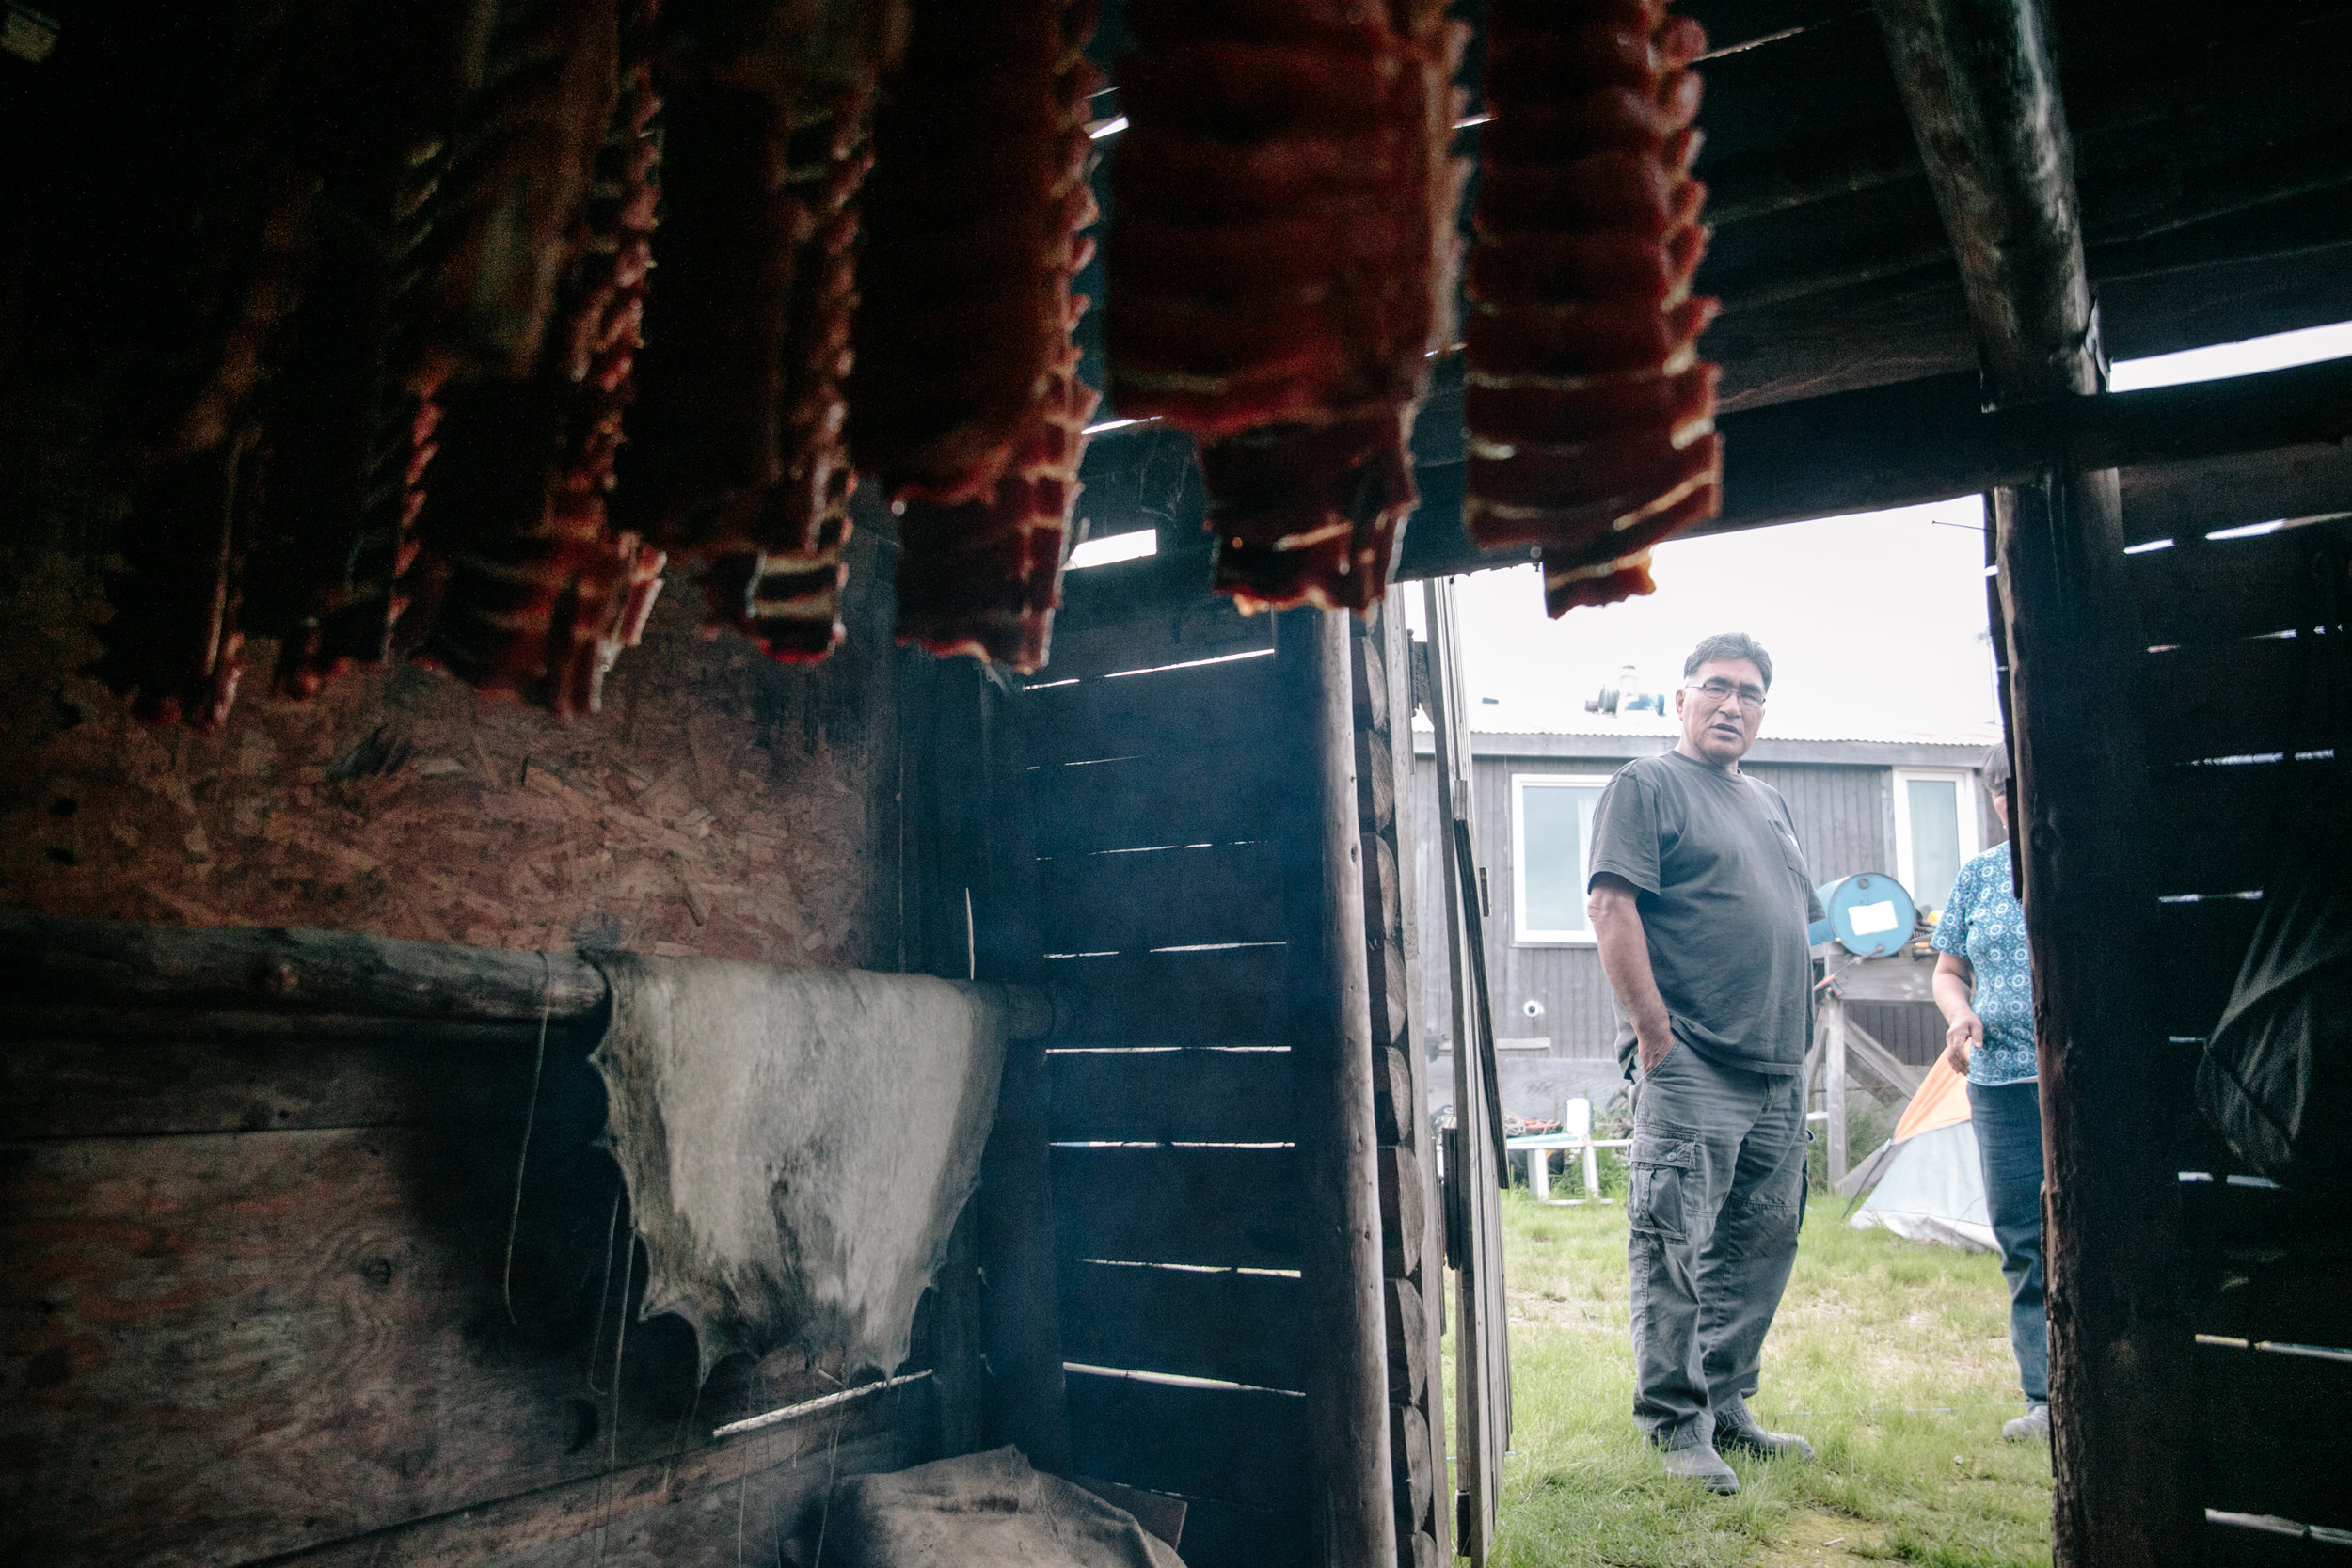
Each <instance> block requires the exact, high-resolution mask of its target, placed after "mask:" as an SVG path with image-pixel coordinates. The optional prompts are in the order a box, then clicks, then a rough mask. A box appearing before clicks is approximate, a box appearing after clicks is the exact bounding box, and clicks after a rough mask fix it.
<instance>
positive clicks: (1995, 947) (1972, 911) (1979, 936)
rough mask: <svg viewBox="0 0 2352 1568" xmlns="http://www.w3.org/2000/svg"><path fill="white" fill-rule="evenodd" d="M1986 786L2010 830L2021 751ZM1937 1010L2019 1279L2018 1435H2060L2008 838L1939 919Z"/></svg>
mask: <svg viewBox="0 0 2352 1568" xmlns="http://www.w3.org/2000/svg"><path fill="white" fill-rule="evenodd" d="M1982 777H1983V779H1984V787H1985V789H1986V790H1987V791H1988V792H1990V793H1991V795H1992V797H1993V809H1994V812H1995V813H1997V814H1998V815H1999V816H2000V818H2001V827H2002V829H2003V830H2004V831H2006V830H2007V829H2008V827H2009V748H2008V747H2007V746H1995V747H1994V748H1993V750H1991V751H1990V752H1986V753H1985V756H1984V762H1983V765H1982ZM1935 951H1936V953H1937V955H1938V957H1937V958H1936V960H1935V979H1934V980H1933V982H1932V984H1933V987H1934V990H1935V1006H1936V1008H1937V1010H1939V1011H1940V1012H1942V1013H1943V1015H1944V1022H1946V1024H1947V1025H1948V1027H1947V1029H1946V1031H1945V1035H1944V1039H1945V1060H1946V1061H1947V1062H1949V1063H1950V1064H1951V1068H1952V1070H1953V1071H1955V1072H1963V1073H1966V1074H1967V1075H1968V1109H1969V1114H1970V1117H1971V1119H1972V1120H1973V1121H1974V1122H1975V1124H1976V1129H1977V1159H1978V1162H1979V1168H1980V1169H1982V1171H1983V1172H1984V1202H1985V1209H1986V1210H1987V1212H1988V1217H1989V1218H1990V1219H1991V1220H1992V1221H1993V1238H1994V1241H1996V1242H1998V1243H2000V1244H2001V1274H2002V1276H2003V1277H2004V1278H2006V1279H2007V1280H2008V1281H2009V1338H2010V1347H2011V1348H2012V1349H2013V1350H2014V1351H2015V1352H2016V1354H2017V1382H2018V1386H2019V1387H2020V1388H2022V1389H2023V1390H2024V1392H2025V1395H2026V1413H2025V1414H2024V1415H2023V1416H2019V1417H2016V1418H2013V1419H2011V1420H2010V1421H2009V1422H2007V1423H2005V1424H2004V1425H2003V1426H2002V1428H2001V1435H2002V1436H2004V1437H2007V1438H2009V1439H2010V1440H2011V1441H2012V1442H2030V1441H2033V1440H2034V1439H2037V1438H2038V1439H2040V1440H2041V1441H2042V1442H2044V1443H2046V1442H2048V1441H2049V1440H2050V1320H2049V1316H2048V1312H2047V1309H2046V1307H2044V1305H2043V1302H2042V1085H2041V1083H2040V1078H2039V1072H2038V1069H2037V1066H2036V1063H2035V1060H2034V1034H2033V956H2032V954H2031V953H2030V952H2029V951H2028V950H2027V948H2026V911H2025V910H2024V909H2023V908H2022V907H2020V906H2019V904H2018V902H2017V894H2016V892H2015V890H2014V888H2013V886H2012V884H2011V883H2010V858H2009V842H2008V841H2007V840H2006V839H2004V840H2003V841H2002V842H2000V843H1999V844H1996V845H1994V847H1992V848H1990V849H1987V850H1986V851H1985V852H1984V853H1983V854H1981V855H1979V856H1977V857H1976V858H1975V859H1974V860H1972V861H1970V862H1969V863H1967V864H1966V865H1963V866H1962V867H1961V868H1960V879H1959V880H1957V881H1955V882H1954V883H1953V884H1952V895H1951V896H1950V897H1949V898H1947V899H1946V900H1945V901H1944V913H1943V916H1942V918H1940V919H1939V920H1937V921H1936V923H1935Z"/></svg>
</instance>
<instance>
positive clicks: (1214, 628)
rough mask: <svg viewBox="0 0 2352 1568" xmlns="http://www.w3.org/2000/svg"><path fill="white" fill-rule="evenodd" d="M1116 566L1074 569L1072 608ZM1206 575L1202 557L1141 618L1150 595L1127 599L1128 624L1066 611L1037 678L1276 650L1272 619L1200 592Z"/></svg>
mask: <svg viewBox="0 0 2352 1568" xmlns="http://www.w3.org/2000/svg"><path fill="white" fill-rule="evenodd" d="M1184 445H1185V448H1186V456H1187V459H1188V458H1189V449H1190V447H1191V442H1190V441H1189V440H1187V441H1186V442H1185V443H1184ZM1092 450H1093V451H1096V452H1104V451H1111V450H1113V449H1112V448H1110V447H1108V446H1105V445H1098V446H1096V447H1095V448H1093V449H1092ZM1094 483H1095V482H1094V481H1092V480H1089V482H1088V487H1089V490H1091V489H1092V488H1093V487H1094ZM1163 537H1165V536H1163ZM1149 559H1151V560H1154V561H1156V560H1158V559H1159V558H1158V557H1157V556H1152V557H1150V558H1149ZM1118 570H1119V567H1118V566H1116V565H1114V566H1103V567H1096V568H1094V569H1092V570H1089V571H1086V572H1080V573H1077V574H1074V575H1073V576H1071V577H1070V578H1067V579H1066V580H1065V582H1064V583H1063V586H1062V596H1063V600H1064V602H1065V604H1066V605H1069V606H1073V607H1074V606H1075V605H1076V604H1077V603H1078V602H1079V600H1080V598H1081V597H1082V596H1084V597H1089V598H1090V597H1091V595H1089V594H1087V591H1086V585H1087V584H1088V583H1089V582H1091V581H1092V580H1093V579H1094V578H1096V577H1098V576H1100V575H1101V574H1102V573H1104V572H1116V571H1118ZM1207 577H1208V562H1207V561H1206V559H1205V558H1203V559H1202V560H1201V562H1200V571H1199V572H1198V573H1197V574H1195V575H1194V577H1193V580H1192V584H1191V586H1192V589H1193V592H1192V593H1190V594H1184V595H1183V596H1182V597H1181V598H1178V599H1177V600H1175V601H1174V602H1171V603H1168V604H1167V605H1166V606H1165V608H1163V609H1160V610H1156V611H1153V610H1142V611H1141V612H1140V618H1139V619H1135V618H1132V617H1135V616H1136V614H1137V607H1138V606H1139V605H1141V604H1144V603H1147V602H1148V600H1145V599H1142V598H1138V599H1136V600H1135V601H1133V602H1130V603H1127V604H1123V605H1121V606H1120V607H1119V608H1120V609H1121V610H1125V611H1126V612H1127V614H1128V615H1129V616H1130V617H1131V618H1130V619H1128V620H1126V621H1125V622H1123V623H1118V624H1112V625H1103V624H1100V623H1099V622H1096V621H1084V622H1082V621H1080V620H1078V619H1077V618H1076V617H1075V616H1074V615H1073V614H1072V613H1071V611H1070V610H1064V612H1063V614H1062V616H1061V620H1062V621H1066V622H1068V623H1069V625H1067V626H1064V625H1061V624H1059V623H1057V625H1056V626H1055V628H1054V655H1053V659H1052V661H1051V662H1050V663H1048V664H1047V665H1046V667H1045V668H1044V669H1043V670H1042V671H1041V672H1039V673H1038V676H1037V679H1038V680H1039V682H1040V683H1046V682H1053V681H1065V680H1078V679H1082V678H1085V677H1088V676H1093V675H1107V674H1110V673H1114V672H1117V671H1122V670H1152V669H1157V668H1160V667H1162V666H1164V665H1169V664H1181V663H1185V662H1189V661H1191V660H1195V659H1206V658H1223V657H1227V656H1229V655H1232V654H1245V653H1257V652H1260V651H1263V650H1267V649H1271V648H1272V647H1273V646H1274V627H1273V626H1271V625H1270V624H1269V620H1268V618H1267V617H1266V616H1263V615H1247V616H1246V615H1243V614H1242V613H1241V612H1240V611H1239V610H1235V609H1234V608H1233V606H1232V600H1230V599H1223V598H1213V597H1204V596H1203V595H1201V594H1200V592H1199V590H1200V584H1201V582H1203V581H1205V580H1206V579H1207Z"/></svg>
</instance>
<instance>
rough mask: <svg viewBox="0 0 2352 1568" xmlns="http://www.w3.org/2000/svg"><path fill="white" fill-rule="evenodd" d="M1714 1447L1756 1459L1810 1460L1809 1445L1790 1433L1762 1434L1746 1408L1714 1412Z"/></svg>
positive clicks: (1735, 1406) (1763, 1432)
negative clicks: (1744, 1453)
mask: <svg viewBox="0 0 2352 1568" xmlns="http://www.w3.org/2000/svg"><path fill="white" fill-rule="evenodd" d="M1715 1447H1717V1448H1718V1449H1722V1448H1726V1447H1728V1448H1734V1449H1740V1450H1742V1451H1743V1452H1746V1453H1752V1454H1754V1455H1756V1458H1758V1459H1811V1458H1812V1457H1813V1445H1812V1444H1810V1443H1808V1442H1806V1441H1805V1440H1804V1438H1802V1437H1800V1436H1798V1435H1797V1434H1796V1433H1793V1432H1766V1431H1765V1430H1764V1429H1763V1427H1762V1426H1760V1425H1758V1424H1757V1422H1756V1418H1755V1417H1754V1416H1751V1415H1749V1414H1748V1410H1747V1407H1746V1406H1745V1405H1742V1404H1735V1405H1733V1406H1732V1407H1731V1408H1729V1409H1728V1410H1718V1411H1717V1412H1715Z"/></svg>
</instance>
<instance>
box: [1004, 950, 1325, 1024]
mask: <svg viewBox="0 0 2352 1568" xmlns="http://www.w3.org/2000/svg"><path fill="white" fill-rule="evenodd" d="M1282 953H1283V950H1282V948H1280V947H1279V946H1272V947H1234V948H1224V949H1218V950H1213V951H1205V952H1198V953H1153V954H1151V955H1149V956H1147V957H1144V958H1071V959H1067V960H1064V961H1061V962H1057V963H1054V964H1051V965H1048V966H1046V970H1045V974H1046V978H1047V980H1048V982H1049V984H1050V985H1051V988H1052V990H1053V994H1054V1037H1055V1039H1056V1040H1057V1043H1065V1044H1073V1045H1086V1044H1111V1043H1118V1042H1122V1041H1126V1042H1134V1043H1136V1044H1153V1045H1216V1044H1227V1043H1234V1044H1241V1043H1263V1044H1266V1045H1274V1044H1279V1043H1280V1042H1279V1036H1278V1028H1279V1025H1278V1022H1277V1020H1278V1019H1279V1009H1280V1006H1281V993H1282V984H1283V977H1282V971H1283V958H1282Z"/></svg>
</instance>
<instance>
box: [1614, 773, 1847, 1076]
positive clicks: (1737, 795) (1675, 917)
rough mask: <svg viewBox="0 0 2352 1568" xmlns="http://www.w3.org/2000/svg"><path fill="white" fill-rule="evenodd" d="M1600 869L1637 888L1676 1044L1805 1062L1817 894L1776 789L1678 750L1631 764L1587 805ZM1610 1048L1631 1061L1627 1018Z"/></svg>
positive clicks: (1778, 1067) (1766, 1063)
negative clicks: (1809, 930)
mask: <svg viewBox="0 0 2352 1568" xmlns="http://www.w3.org/2000/svg"><path fill="white" fill-rule="evenodd" d="M1603 872H1608V873H1610V874H1612V875H1614V876H1618V877H1622V878H1624V879H1626V880H1627V881H1629V882H1630V883H1632V884H1633V886H1634V888H1635V889H1636V890H1637V894H1638V896H1637V899H1636V908H1637V909H1639V911H1641V916H1642V929H1643V931H1644V933H1645V935H1646V936H1647V938H1648V940H1649V962H1650V970H1651V972H1652V973H1653V974H1656V975H1657V977H1658V991H1659V994H1660V995H1661V996H1662V997H1664V998H1665V1002H1666V1013H1667V1016H1668V1017H1669V1018H1670V1019H1671V1020H1672V1021H1673V1023H1674V1035H1675V1039H1676V1040H1677V1042H1678V1043H1680V1044H1683V1045H1687V1046H1689V1047H1690V1048H1691V1049H1692V1050H1693V1051H1696V1052H1697V1053H1699V1054H1700V1055H1702V1056H1705V1057H1706V1058H1707V1059H1708V1060H1709V1061H1711V1062H1714V1063H1715V1064H1717V1065H1718V1066H1721V1067H1733V1068H1744V1069H1747V1070H1748V1071H1751V1072H1764V1073H1772V1074H1790V1073H1795V1072H1797V1071H1799V1070H1800V1069H1803V1067H1804V1053H1805V1047H1806V1044H1807V1042H1808V1040H1809V1038H1810V1037H1811V1034H1812V1024H1813V961H1812V958H1811V955H1810V951H1809V944H1808V943H1807V942H1806V941H1805V927H1806V926H1807V925H1808V924H1809V923H1810V922H1811V921H1813V920H1815V919H1818V918H1819V917H1820V912H1821V906H1820V900H1819V899H1817V898H1816V897H1814V895H1813V878H1812V876H1811V874H1810V873H1808V872H1807V871H1806V869H1805V863H1804V850H1803V849H1801V848H1800V847H1798V846H1797V829H1796V824H1795V823H1794V822H1793V821H1792V820H1791V819H1790V817H1789V816H1788V802H1787V801H1785V800H1782V799H1781V798H1780V792H1779V791H1778V790H1776V789H1774V788H1772V785H1770V784H1759V783H1758V782H1756V780H1755V779H1752V778H1749V777H1748V776H1746V775H1745V774H1738V775H1734V774H1727V773H1724V772H1722V771H1720V770H1718V769H1716V768H1709V767H1708V766H1707V765H1706V764H1705V763H1702V762H1693V761H1692V760H1691V759H1690V758H1689V757H1686V756H1684V755H1683V754H1682V753H1681V752H1666V753H1664V754H1663V755H1661V756H1654V757H1644V758H1643V759H1642V760H1641V761H1639V762H1630V763H1628V764H1626V766H1625V767H1624V768H1620V769H1619V770H1618V772H1617V776H1616V777H1615V778H1613V779H1612V780H1610V781H1609V787H1608V788H1607V789H1606V790H1603V791H1602V792H1601V797H1600V804H1599V805H1598V806H1597V808H1595V810H1594V812H1593V853H1592V860H1591V868H1590V873H1589V874H1590V875H1591V876H1594V877H1598V876H1599V875H1600V874H1601V873H1603ZM1620 1016H1621V1017H1622V1009H1620ZM1617 1056H1618V1059H1619V1060H1620V1061H1622V1062H1624V1063H1625V1064H1626V1070H1627V1072H1628V1073H1630V1072H1631V1071H1632V1065H1633V1028H1632V1025H1631V1024H1630V1023H1629V1022H1628V1023H1626V1024H1625V1025H1624V1026H1623V1027H1622V1028H1621V1029H1620V1030H1619V1032H1618V1036H1617Z"/></svg>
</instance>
